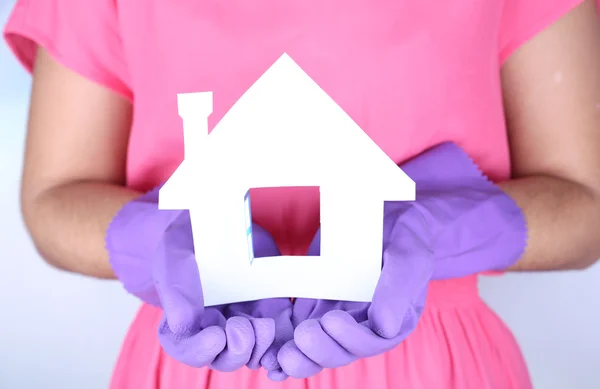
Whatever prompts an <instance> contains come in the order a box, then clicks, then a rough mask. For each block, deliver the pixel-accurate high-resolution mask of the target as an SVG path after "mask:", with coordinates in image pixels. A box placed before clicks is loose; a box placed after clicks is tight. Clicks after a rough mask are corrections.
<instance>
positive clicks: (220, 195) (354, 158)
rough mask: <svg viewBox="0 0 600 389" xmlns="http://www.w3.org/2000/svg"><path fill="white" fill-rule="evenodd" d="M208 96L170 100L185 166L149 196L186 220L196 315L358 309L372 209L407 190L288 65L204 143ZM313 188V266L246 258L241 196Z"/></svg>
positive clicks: (370, 271)
mask: <svg viewBox="0 0 600 389" xmlns="http://www.w3.org/2000/svg"><path fill="white" fill-rule="evenodd" d="M212 97H213V96H212V93H211V92H199V93H186V94H179V95H178V108H179V115H180V116H181V118H182V120H183V129H184V142H185V159H184V161H183V163H182V164H181V165H180V166H179V167H178V169H177V170H176V171H175V172H174V174H173V175H172V176H171V177H170V179H169V180H168V181H167V183H166V184H165V185H164V186H163V187H162V189H161V191H160V195H159V207H160V208H161V209H189V210H190V215H191V220H192V230H193V237H194V245H195V253H196V258H197V261H198V267H199V270H200V278H201V281H202V288H203V292H204V298H205V305H206V306H212V305H218V304H227V303H234V302H241V301H250V300H257V299H264V298H273V297H304V298H321V299H335V300H348V301H362V302H369V301H371V299H372V296H373V292H374V289H375V285H376V283H377V280H378V278H379V274H380V272H381V257H382V232H383V231H382V230H383V227H382V226H383V202H384V201H409V200H414V199H415V183H414V182H413V181H412V180H411V179H410V178H409V177H408V176H407V175H406V174H405V173H404V172H403V171H402V170H401V169H400V168H398V166H396V164H395V163H394V162H393V161H392V160H391V159H390V158H388V157H387V155H386V154H385V153H384V152H383V151H382V150H381V149H380V148H379V147H378V146H377V145H376V144H375V142H373V141H372V140H371V139H370V138H369V136H368V135H367V134H365V132H364V131H363V130H362V129H361V128H360V127H359V126H358V125H357V124H356V123H355V122H354V121H352V119H351V118H350V117H349V116H348V115H347V114H346V113H345V112H344V111H343V110H342V109H341V108H340V107H339V106H338V105H337V104H336V103H335V102H334V101H333V100H332V99H331V98H330V97H329V96H328V95H327V94H326V93H325V92H324V91H323V90H322V89H321V88H320V87H319V86H318V85H317V84H316V83H315V82H314V81H313V80H312V79H311V78H310V77H309V76H308V75H307V74H306V73H305V72H304V71H303V70H302V69H301V68H300V67H299V66H298V65H297V64H296V63H295V62H294V61H293V60H292V59H291V58H290V57H289V56H288V55H287V54H284V55H282V56H281V57H280V58H279V59H278V60H277V61H276V62H275V63H274V64H273V65H272V66H271V67H270V68H269V69H268V70H267V71H266V72H265V73H264V74H263V75H262V76H261V77H260V78H259V79H258V80H257V81H256V82H255V83H254V85H252V86H251V87H250V88H249V89H248V90H247V91H246V93H245V94H244V95H243V96H242V97H241V98H240V99H239V100H238V101H237V102H236V104H235V105H234V106H233V107H232V108H231V110H230V111H229V112H228V113H227V114H226V115H225V116H224V117H223V119H222V120H221V121H220V122H219V123H218V124H217V125H216V127H215V128H214V129H213V131H212V132H211V133H210V135H209V134H208V124H207V118H208V116H209V115H210V114H211V112H212ZM282 186H295V187H297V186H318V187H319V188H320V201H321V255H320V256H319V257H308V256H279V257H268V258H254V254H253V251H252V235H251V234H252V231H251V225H249V219H250V217H251V214H250V211H249V197H248V193H249V192H248V191H249V189H250V188H265V187H282Z"/></svg>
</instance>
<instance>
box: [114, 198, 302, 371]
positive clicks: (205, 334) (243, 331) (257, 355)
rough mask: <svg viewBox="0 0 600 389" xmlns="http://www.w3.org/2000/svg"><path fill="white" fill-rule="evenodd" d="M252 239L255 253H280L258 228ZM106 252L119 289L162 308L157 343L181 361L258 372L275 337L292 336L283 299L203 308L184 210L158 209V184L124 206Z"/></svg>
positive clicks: (271, 351) (273, 352) (272, 352)
mask: <svg viewBox="0 0 600 389" xmlns="http://www.w3.org/2000/svg"><path fill="white" fill-rule="evenodd" d="M253 239H254V241H253V243H254V251H255V253H256V255H257V256H260V257H268V256H276V255H279V250H278V249H277V246H276V245H275V242H274V241H273V239H272V238H271V236H270V235H269V234H268V233H267V232H266V231H265V230H264V229H262V228H261V227H260V226H258V225H253ZM107 249H108V252H109V255H110V260H111V264H112V267H113V270H114V272H115V274H116V275H117V277H118V278H119V279H120V280H121V282H122V283H123V285H124V287H125V289H126V290H127V291H128V292H130V293H131V294H133V295H135V296H137V297H139V298H140V299H141V300H142V301H144V302H146V303H148V304H151V305H154V306H157V307H161V308H162V309H163V311H164V315H163V319H162V320H161V323H160V326H159V331H158V336H159V339H160V343H161V345H162V347H163V349H164V350H165V352H166V353H167V354H169V355H170V356H171V357H173V358H174V359H176V360H178V361H180V362H182V363H184V364H186V365H189V366H193V367H203V366H210V367H211V368H213V369H215V370H220V371H233V370H236V369H238V368H240V367H242V366H244V365H247V366H248V367H250V368H253V369H257V368H259V367H260V366H261V360H262V359H263V357H264V358H265V363H267V364H268V363H269V359H270V360H276V352H277V350H278V348H279V347H280V345H281V341H279V343H277V341H278V339H279V338H281V336H284V337H285V338H286V339H287V338H289V337H291V334H292V333H293V327H292V325H291V321H290V316H291V308H292V303H291V301H290V300H289V299H267V300H260V301H253V302H245V303H236V304H228V305H222V306H216V307H208V308H205V307H204V301H203V295H202V287H201V284H200V275H199V272H198V266H197V264H196V260H195V257H194V246H193V240H192V231H191V222H190V217H189V212H187V211H163V210H161V211H159V210H158V188H157V189H155V190H153V191H150V192H148V193H147V194H145V195H143V196H141V197H140V198H138V199H136V200H134V201H132V202H130V203H129V204H127V205H126V206H125V207H123V209H122V210H121V211H120V212H119V214H118V215H117V216H116V217H115V219H114V220H113V222H112V223H111V226H110V228H109V229H108V232H107ZM276 333H277V339H276ZM271 363H272V362H271Z"/></svg>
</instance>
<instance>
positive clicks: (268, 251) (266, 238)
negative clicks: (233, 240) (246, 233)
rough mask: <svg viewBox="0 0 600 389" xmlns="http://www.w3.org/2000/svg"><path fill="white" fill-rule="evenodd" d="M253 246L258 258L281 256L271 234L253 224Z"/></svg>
mask: <svg viewBox="0 0 600 389" xmlns="http://www.w3.org/2000/svg"><path fill="white" fill-rule="evenodd" d="M252 245H253V247H254V256H255V257H256V258H265V257H276V256H279V255H281V253H280V252H279V248H277V245H276V244H275V241H274V240H273V238H272V237H271V234H269V232H267V230H265V229H264V228H262V227H261V226H259V225H258V224H256V223H252Z"/></svg>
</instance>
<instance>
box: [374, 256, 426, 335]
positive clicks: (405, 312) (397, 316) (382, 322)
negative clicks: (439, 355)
mask: <svg viewBox="0 0 600 389" xmlns="http://www.w3.org/2000/svg"><path fill="white" fill-rule="evenodd" d="M433 265H434V261H433V254H432V253H431V252H429V251H428V250H410V251H409V250H402V249H399V248H398V246H396V245H391V246H390V247H388V248H387V249H386V250H385V251H384V253H383V269H382V271H381V276H380V277H379V281H378V283H377V286H376V288H375V293H374V294H373V301H372V303H371V306H370V307H369V311H368V317H369V320H368V322H369V327H370V328H371V330H372V331H373V332H375V333H376V334H378V335H379V336H381V337H382V338H386V339H392V338H395V337H398V336H402V335H403V334H408V333H410V332H411V331H412V330H413V329H414V328H415V327H416V325H417V323H418V321H419V319H420V317H421V313H422V312H423V309H424V307H425V295H426V292H427V286H428V284H429V281H430V280H431V276H432V274H433V269H434V266H433Z"/></svg>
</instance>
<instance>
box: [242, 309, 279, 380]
mask: <svg viewBox="0 0 600 389" xmlns="http://www.w3.org/2000/svg"><path fill="white" fill-rule="evenodd" d="M249 320H250V324H252V328H253V330H254V338H255V344H254V349H253V350H252V355H251V356H250V360H249V361H248V363H247V366H248V368H250V369H258V368H260V366H261V365H260V361H261V359H262V358H263V356H264V355H265V353H266V352H267V350H268V349H269V348H270V347H271V345H272V344H273V341H274V340H275V320H273V319H271V318H249Z"/></svg>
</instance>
